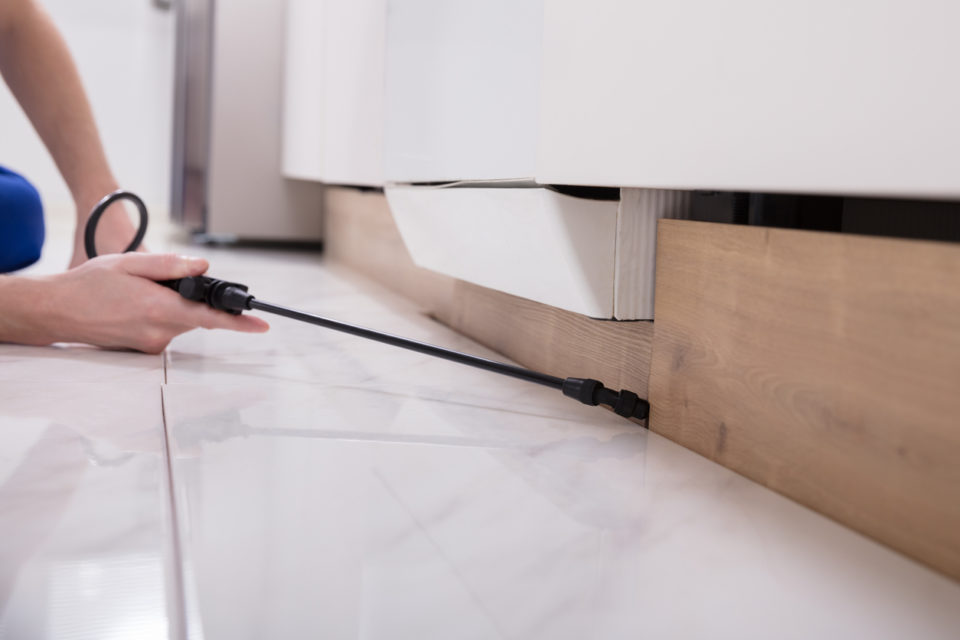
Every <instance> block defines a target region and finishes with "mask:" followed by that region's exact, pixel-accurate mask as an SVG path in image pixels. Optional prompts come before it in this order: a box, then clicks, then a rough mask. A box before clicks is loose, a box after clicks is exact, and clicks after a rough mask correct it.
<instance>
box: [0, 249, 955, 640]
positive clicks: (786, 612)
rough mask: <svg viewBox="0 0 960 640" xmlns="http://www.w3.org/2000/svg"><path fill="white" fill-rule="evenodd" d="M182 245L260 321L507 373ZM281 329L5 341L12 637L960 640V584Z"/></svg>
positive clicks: (386, 304) (314, 259)
mask: <svg viewBox="0 0 960 640" xmlns="http://www.w3.org/2000/svg"><path fill="white" fill-rule="evenodd" d="M151 243H152V245H151V246H153V247H154V248H164V247H165V246H166V243H165V241H164V240H163V239H162V238H160V239H155V240H151ZM178 250H180V251H184V252H191V253H202V254H205V255H207V256H208V257H209V258H210V259H211V263H212V265H213V268H212V270H211V273H212V274H213V275H216V276H219V277H224V278H228V279H231V280H236V281H240V282H244V283H246V284H248V285H250V288H251V291H252V292H253V293H254V294H255V295H257V296H258V297H261V298H263V299H265V300H269V301H272V302H277V303H281V304H287V305H289V306H295V307H299V308H303V309H306V310H309V311H312V312H315V313H320V314H324V315H329V316H331V317H334V318H337V319H341V320H345V321H348V322H356V323H360V324H364V325H366V326H370V327H373V328H377V329H381V330H385V331H389V332H392V333H396V334H399V335H404V336H410V337H413V338H416V339H420V340H426V341H430V342H434V343H437V344H441V345H445V346H448V347H452V348H457V349H463V350H468V351H471V352H473V353H477V354H479V355H484V356H488V357H490V356H493V357H495V354H492V353H490V352H488V351H486V350H485V349H483V348H482V347H480V346H479V345H476V344H473V343H471V342H470V341H469V340H466V339H464V338H463V337H461V336H458V335H456V334H454V333H452V332H451V331H449V330H447V329H445V328H444V327H442V326H440V325H438V324H436V323H434V322H432V321H431V320H429V319H428V318H426V317H424V316H422V315H420V314H419V313H418V312H417V310H416V309H415V308H413V307H411V306H410V305H408V304H407V303H406V302H404V301H403V300H400V299H398V298H396V297H394V296H393V295H392V294H391V293H390V292H389V291H386V290H383V289H380V288H378V287H376V286H375V285H372V284H370V283H368V282H365V281H363V280H360V279H358V278H356V277H354V276H352V275H351V274H349V273H345V272H342V271H339V270H337V269H335V268H332V267H330V266H329V265H325V264H324V263H323V262H322V260H321V259H320V258H319V256H317V255H313V254H303V253H284V252H277V251H263V250H249V249H242V250H237V249H235V250H229V249H200V248H193V247H190V248H183V247H179V248H178ZM64 261H65V259H64ZM49 264H50V263H49V261H48V265H49ZM43 268H45V267H44V266H43V265H41V267H38V269H43ZM270 321H271V323H272V324H273V329H272V330H271V331H270V332H269V333H267V334H264V335H259V336H250V335H239V334H230V333H225V332H194V333H191V334H187V335H185V336H182V337H180V338H178V339H177V340H175V341H174V343H173V344H172V345H171V347H170V348H169V350H168V351H167V352H166V353H165V354H164V355H163V356H161V357H153V356H145V355H140V354H133V353H108V352H103V351H97V350H92V349H89V348H85V347H76V346H58V347H51V348H45V349H34V348H26V347H18V346H11V345H4V346H0V425H2V427H0V539H2V540H3V544H2V546H0V607H2V609H0V611H2V613H0V637H2V638H20V637H38V638H39V637H66V636H69V637H100V638H107V637H137V638H147V637H153V636H157V637H165V636H167V635H170V636H172V637H179V636H182V635H187V634H189V635H190V636H192V637H202V636H205V637H209V638H260V637H276V638H297V637H322V638H351V637H363V638H435V637H443V638H447V637H454V638H500V637H503V638H550V639H553V638H585V637H590V638H634V637H664V636H670V637H687V636H695V637H704V636H709V637H718V636H720V637H737V638H742V637H764V638H766V637H811V636H830V637H838V636H839V637H871V638H883V637H888V638H903V637H910V638H924V637H930V638H933V637H943V638H947V637H953V636H954V635H955V631H956V629H957V628H960V586H958V585H957V584H956V583H954V582H951V581H949V580H948V579H946V578H944V577H942V576H939V575H937V574H935V573H933V572H931V571H929V570H927V569H925V568H923V567H921V566H919V565H917V564H915V563H913V562H912V561H910V560H907V559H906V558H904V557H902V556H900V555H898V554H896V553H894V552H892V551H889V550H887V549H885V548H883V547H880V546H879V545H877V544H875V543H873V542H871V541H869V540H867V539H865V538H863V537H861V536H859V535H858V534H855V533H853V532H851V531H849V530H847V529H845V528H843V527H841V526H839V525H837V524H834V523H832V522H830V521H828V520H826V519H824V518H822V517H820V516H819V515H817V514H815V513H813V512H811V511H808V510H806V509H804V508H802V507H800V506H797V505H796V504H794V503H791V502H789V501H788V500H785V499H784V498H782V497H780V496H778V495H776V494H774V493H771V492H769V491H767V490H765V489H763V488H761V487H759V486H757V485H755V484H753V483H751V482H749V481H747V480H745V479H743V478H741V477H739V476H737V475H735V474H733V473H731V472H729V471H727V470H726V469H723V468H722V467H719V466H717V465H715V464H713V463H711V462H709V461H707V460H706V459H704V458H701V457H699V456H697V455H695V454H693V453H691V452H689V451H687V450H685V449H682V448H680V447H677V446H676V445H673V444H672V443H670V442H668V441H666V440H664V439H662V438H660V437H658V436H656V435H654V434H650V433H647V432H646V431H643V430H642V429H639V428H638V427H637V426H635V425H634V424H632V423H629V422H626V421H623V420H621V419H619V418H617V417H616V416H614V415H613V414H612V413H610V412H607V411H603V410H600V409H593V408H590V407H584V406H582V405H578V404H576V403H573V402H572V401H568V400H566V399H564V398H562V396H560V395H559V394H558V393H557V392H555V391H552V390H549V389H544V388H540V387H536V386H534V385H529V384H527V383H523V382H519V381H515V380H511V379H506V378H500V377H497V376H493V375H491V374H486V373H484V372H481V371H476V370H473V369H469V368H465V367H458V366H457V365H454V364H451V363H447V362H442V361H435V360H431V359H429V358H427V357H425V356H420V355H417V354H413V353H408V352H404V351H400V350H396V349H393V348H391V347H387V346H383V345H379V344H375V343H368V342H364V341H361V340H359V339H357V338H353V337H350V336H345V335H341V334H337V333H332V332H329V331H324V330H321V329H318V328H315V327H311V326H307V325H300V324H297V323H294V322H292V321H288V320H284V319H280V318H276V319H273V318H270ZM570 373H571V374H572V375H576V372H570ZM171 486H172V495H171V493H170V491H169V488H170V487H171Z"/></svg>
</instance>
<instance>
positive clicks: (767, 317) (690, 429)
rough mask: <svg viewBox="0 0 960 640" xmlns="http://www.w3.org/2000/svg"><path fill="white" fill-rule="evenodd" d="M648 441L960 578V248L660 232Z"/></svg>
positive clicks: (705, 227)
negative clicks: (698, 458)
mask: <svg viewBox="0 0 960 640" xmlns="http://www.w3.org/2000/svg"><path fill="white" fill-rule="evenodd" d="M656 296H657V306H656V335H655V343H654V353H653V365H652V372H651V384H650V394H651V402H652V405H653V411H652V416H651V421H650V426H651V429H653V430H654V431H656V432H658V433H660V434H662V435H664V436H666V437H668V438H670V439H672V440H674V441H676V442H678V443H680V444H682V445H684V446H686V447H688V448H691V449H693V450H695V451H697V452H699V453H701V454H703V455H704V456H707V457H709V458H711V459H713V460H716V461H717V462H719V463H721V464H723V465H724V466H727V467H729V468H731V469H734V470H736V471H738V472H740V473H742V474H743V475H745V476H747V477H749V478H751V479H753V480H755V481H757V482H760V483H762V484H764V485H766V486H768V487H770V488H772V489H774V490H776V491H778V492H780V493H783V494H785V495H787V496H789V497H791V498H793V499H795V500H797V501H798V502H801V503H803V504H805V505H807V506H809V507H811V508H813V509H815V510H817V511H820V512H821V513H824V514H826V515H828V516H830V517H832V518H834V519H836V520H838V521H840V522H842V523H844V524H846V525H848V526H850V527H852V528H854V529H856V530H858V531H861V532H863V533H865V534H867V535H868V536H871V537H873V538H875V539H877V540H879V541H881V542H884V543H886V544H888V545H889V546H891V547H893V548H895V549H898V550H900V551H902V552H903V553H905V554H907V555H910V556H912V557H914V558H916V559H918V560H920V561H921V562H924V563H926V564H928V565H930V566H931V567H934V568H936V569H939V570H941V571H943V572H945V573H946V574H948V575H950V576H952V577H954V578H960V246H958V245H951V244H946V243H934V242H918V241H908V240H894V239H880V238H868V237H862V236H854V235H840V234H827V233H811V232H801V231H792V230H782V229H763V228H755V227H741V226H730V225H715V224H707V223H698V222H687V221H673V220H669V221H668V220H664V221H661V222H660V226H659V241H658V249H657V288H656Z"/></svg>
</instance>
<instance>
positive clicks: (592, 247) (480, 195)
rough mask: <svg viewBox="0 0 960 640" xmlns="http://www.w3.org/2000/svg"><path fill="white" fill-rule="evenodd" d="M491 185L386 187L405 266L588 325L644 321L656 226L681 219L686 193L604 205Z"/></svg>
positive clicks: (631, 195)
mask: <svg viewBox="0 0 960 640" xmlns="http://www.w3.org/2000/svg"><path fill="white" fill-rule="evenodd" d="M498 185H499V186H496V187H493V186H490V185H483V184H482V183H475V182H464V183H460V184H453V185H445V186H441V187H432V186H413V185H394V186H388V187H387V188H386V194H387V200H388V201H389V203H390V209H391V211H392V212H393V216H394V218H395V219H396V221H397V226H398V227H399V229H400V234H401V235H402V236H403V241H404V243H405V244H406V246H407V248H408V249H409V251H410V254H411V256H412V257H413V260H414V261H415V262H416V263H417V264H418V265H419V266H421V267H424V268H427V269H431V270H433V271H438V272H440V273H444V274H447V275H449V276H453V277H454V278H459V279H460V280H466V281H467V282H473V283H475V284H479V285H481V286H484V287H488V288H491V289H497V290H499V291H505V292H507V293H510V294H513V295H516V296H520V297H523V298H529V299H530V300H536V301H537V302H542V303H544V304H548V305H551V306H554V307H559V308H561V309H568V310H570V311H574V312H576V313H581V314H584V315H588V316H591V317H595V318H616V319H618V320H649V319H652V318H653V269H654V262H655V250H656V223H657V220H659V219H660V218H666V217H669V218H683V217H687V216H688V215H689V211H690V199H689V195H688V194H687V193H685V192H682V191H660V190H651V189H624V190H622V194H620V195H621V197H615V199H607V200H604V199H595V198H586V197H577V196H573V195H567V194H564V193H559V192H557V191H555V190H551V189H547V188H543V187H536V186H532V185H530V184H529V183H524V182H515V183H510V182H501V183H498ZM614 194H615V195H616V192H614Z"/></svg>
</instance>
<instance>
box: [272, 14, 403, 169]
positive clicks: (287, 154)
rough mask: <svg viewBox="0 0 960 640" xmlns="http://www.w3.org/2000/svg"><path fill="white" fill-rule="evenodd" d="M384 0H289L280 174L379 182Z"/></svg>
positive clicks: (381, 146)
mask: <svg viewBox="0 0 960 640" xmlns="http://www.w3.org/2000/svg"><path fill="white" fill-rule="evenodd" d="M385 19H386V0H289V6H288V10H287V57H286V74H285V78H284V109H285V111H284V157H283V159H284V164H283V166H284V174H285V175H287V176H288V177H291V178H300V179H306V180H317V181H321V182H326V183H329V184H347V185H360V186H379V185H382V184H383V121H384V110H383V85H384V75H383V74H384V55H385V53H384V48H385Z"/></svg>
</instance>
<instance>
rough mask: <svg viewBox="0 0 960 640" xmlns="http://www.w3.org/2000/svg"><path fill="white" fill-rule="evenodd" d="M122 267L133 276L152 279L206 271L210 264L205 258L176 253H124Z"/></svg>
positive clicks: (186, 275)
mask: <svg viewBox="0 0 960 640" xmlns="http://www.w3.org/2000/svg"><path fill="white" fill-rule="evenodd" d="M119 263H120V268H121V269H123V270H124V271H126V272H127V273H129V274H130V275H132V276H140V277H142V278H149V279H150V280H173V279H175V278H187V277H189V276H198V275H200V274H202V273H204V272H205V271H206V270H207V268H208V267H209V266H210V265H209V263H207V261H206V260H204V259H203V258H191V257H189V256H178V255H177V254H175V253H124V254H123V255H122V256H120V260H119Z"/></svg>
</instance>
